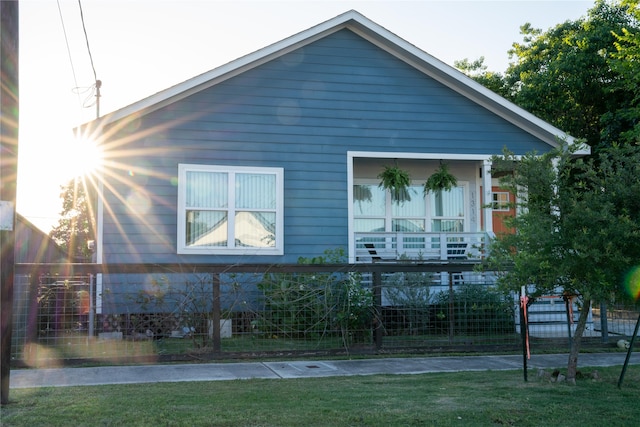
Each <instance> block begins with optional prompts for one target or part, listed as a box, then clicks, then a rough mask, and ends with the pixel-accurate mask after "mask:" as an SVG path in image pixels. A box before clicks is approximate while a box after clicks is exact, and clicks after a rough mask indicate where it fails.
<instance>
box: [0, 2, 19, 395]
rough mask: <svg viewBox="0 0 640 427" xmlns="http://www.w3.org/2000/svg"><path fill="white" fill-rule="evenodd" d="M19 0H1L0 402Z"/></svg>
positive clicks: (10, 250)
mask: <svg viewBox="0 0 640 427" xmlns="http://www.w3.org/2000/svg"><path fill="white" fill-rule="evenodd" d="M18 10H19V9H18V1H0V78H1V83H2V84H0V117H2V120H0V182H1V185H0V202H1V204H2V206H1V209H2V215H0V217H2V221H1V222H2V227H0V249H1V252H0V403H1V404H2V405H5V404H7V403H9V380H10V376H11V368H10V365H11V335H12V330H13V279H14V273H15V223H16V215H15V205H16V187H17V176H18V109H19V103H18V64H19V61H18V39H19V31H18V28H19V20H18V16H19V15H18Z"/></svg>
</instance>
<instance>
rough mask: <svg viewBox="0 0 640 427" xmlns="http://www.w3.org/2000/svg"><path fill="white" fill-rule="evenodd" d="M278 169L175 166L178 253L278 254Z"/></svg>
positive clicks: (280, 209) (281, 186) (281, 211)
mask: <svg viewBox="0 0 640 427" xmlns="http://www.w3.org/2000/svg"><path fill="white" fill-rule="evenodd" d="M283 225H284V170H283V169H282V168H254V167H242V166H214V165H189V164H180V165H178V248H177V249H178V253H180V254H204V255H206V254H212V255H213V254H218V255H233V254H240V255H282V254H283V253H284V242H283V239H284V237H283Z"/></svg>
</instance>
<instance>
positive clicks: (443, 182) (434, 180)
mask: <svg viewBox="0 0 640 427" xmlns="http://www.w3.org/2000/svg"><path fill="white" fill-rule="evenodd" d="M457 185H458V180H457V179H456V177H455V176H453V175H452V174H451V172H449V168H448V167H447V165H446V164H444V163H442V162H440V167H439V168H438V170H436V171H435V172H434V173H433V175H431V176H430V177H429V179H427V182H425V183H424V194H425V195H426V194H427V193H429V192H434V193H436V192H438V191H442V190H444V191H451V189H452V188H453V187H455V186H457Z"/></svg>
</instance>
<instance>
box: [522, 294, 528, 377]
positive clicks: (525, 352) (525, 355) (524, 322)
mask: <svg viewBox="0 0 640 427" xmlns="http://www.w3.org/2000/svg"><path fill="white" fill-rule="evenodd" d="M526 296H527V295H526V290H525V287H524V286H523V287H522V291H521V295H520V336H521V337H522V372H523V374H524V381H525V382H527V381H528V374H527V371H528V369H529V367H528V366H527V360H528V359H529V352H528V350H527V346H528V342H527V340H528V339H529V336H528V335H529V325H528V319H527V303H526Z"/></svg>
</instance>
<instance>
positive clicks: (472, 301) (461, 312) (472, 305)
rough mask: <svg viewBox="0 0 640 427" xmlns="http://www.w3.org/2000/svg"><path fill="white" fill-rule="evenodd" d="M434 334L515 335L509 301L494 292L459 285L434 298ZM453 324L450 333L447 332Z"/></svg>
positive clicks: (484, 288) (512, 312)
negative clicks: (437, 332) (438, 332)
mask: <svg viewBox="0 0 640 427" xmlns="http://www.w3.org/2000/svg"><path fill="white" fill-rule="evenodd" d="M434 302H435V304H434V305H433V306H432V310H433V312H434V313H435V316H434V319H433V322H434V325H433V326H434V328H435V330H436V331H440V332H453V334H454V335H467V336H469V335H471V336H472V335H485V334H502V333H507V334H508V333H513V332H514V331H515V320H514V305H513V300H512V299H511V298H509V297H508V296H506V294H505V293H504V292H501V291H499V290H498V289H496V288H492V287H487V286H479V285H473V284H463V285H460V286H459V287H457V288H456V289H454V290H452V291H442V292H438V293H437V294H436V295H435V296H434ZM452 323H453V327H454V330H453V331H450V330H449V329H450V327H451V325H452Z"/></svg>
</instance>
